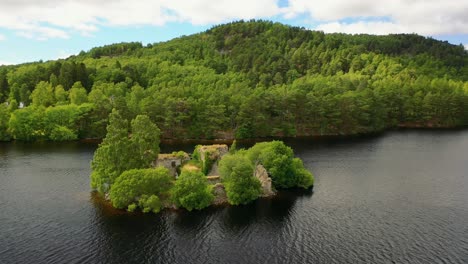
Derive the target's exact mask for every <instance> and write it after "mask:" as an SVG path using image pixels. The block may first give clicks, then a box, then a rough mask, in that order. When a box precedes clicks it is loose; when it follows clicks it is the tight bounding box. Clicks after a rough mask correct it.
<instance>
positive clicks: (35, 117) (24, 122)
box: [8, 106, 46, 141]
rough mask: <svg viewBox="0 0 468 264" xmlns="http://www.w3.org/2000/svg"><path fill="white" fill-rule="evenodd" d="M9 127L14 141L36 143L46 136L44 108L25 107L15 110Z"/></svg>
mask: <svg viewBox="0 0 468 264" xmlns="http://www.w3.org/2000/svg"><path fill="white" fill-rule="evenodd" d="M8 127H9V130H10V133H11V135H12V136H13V138H14V139H17V140H23V141H34V140H38V139H43V138H45V136H46V131H45V124H44V108H43V107H37V108H36V107H32V106H30V107H25V108H22V109H17V110H15V111H14V112H13V113H12V114H11V117H10V120H9V122H8Z"/></svg>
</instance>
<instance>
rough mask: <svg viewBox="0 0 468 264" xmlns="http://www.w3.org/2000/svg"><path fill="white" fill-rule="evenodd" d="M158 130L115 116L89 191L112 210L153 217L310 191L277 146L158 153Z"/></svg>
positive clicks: (298, 167)
mask: <svg viewBox="0 0 468 264" xmlns="http://www.w3.org/2000/svg"><path fill="white" fill-rule="evenodd" d="M159 141H160V130H159V128H158V127H157V126H156V125H155V124H154V123H153V122H151V120H150V119H149V118H148V116H145V115H138V116H137V117H136V118H135V119H133V120H132V121H131V122H130V125H129V122H128V121H127V120H126V119H124V118H123V117H122V116H121V114H120V113H119V111H117V110H115V109H114V110H113V111H112V113H111V115H110V117H109V125H108V127H107V135H106V137H105V138H104V140H103V142H102V143H101V144H100V145H99V148H98V149H97V150H96V152H95V154H94V158H93V161H92V163H91V167H92V174H91V188H92V189H93V190H95V191H97V192H99V193H100V194H102V195H103V196H104V197H105V198H106V200H109V201H110V202H111V204H112V206H114V207H115V208H118V209H126V210H128V211H130V212H133V211H136V210H141V211H142V212H145V213H147V212H153V213H158V212H159V211H161V210H162V209H164V208H174V209H177V208H185V209H187V210H189V211H191V210H194V209H195V210H200V209H203V208H205V207H208V206H210V205H220V204H231V205H239V204H247V203H249V202H251V201H253V200H256V199H258V198H259V197H269V196H273V195H275V194H276V190H278V189H283V188H293V187H301V188H305V189H308V188H311V187H312V186H313V183H314V177H313V175H312V173H311V172H309V171H307V170H306V169H305V168H304V165H303V163H302V161H301V160H300V159H299V158H295V157H294V153H293V150H292V149H291V148H290V147H288V146H286V145H285V144H284V143H283V142H281V141H271V142H262V143H257V144H255V145H254V146H253V147H251V148H249V149H239V150H238V149H237V147H236V143H235V141H234V143H233V144H232V145H231V147H230V148H229V147H228V146H227V145H224V144H217V145H205V146H202V145H198V146H197V147H196V148H195V150H194V151H193V153H192V154H191V155H189V154H188V153H185V152H183V151H179V152H173V153H170V154H160V153H159Z"/></svg>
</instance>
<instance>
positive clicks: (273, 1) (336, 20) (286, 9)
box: [0, 0, 468, 65]
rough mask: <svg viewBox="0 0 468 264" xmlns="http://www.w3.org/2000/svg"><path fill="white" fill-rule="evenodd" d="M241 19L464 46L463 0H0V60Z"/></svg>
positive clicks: (466, 13) (467, 26)
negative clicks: (410, 36)
mask: <svg viewBox="0 0 468 264" xmlns="http://www.w3.org/2000/svg"><path fill="white" fill-rule="evenodd" d="M240 19H244V20H249V19H265V20H272V21H277V22H281V23H284V24H289V25H294V26H301V27H305V28H307V29H311V30H321V31H324V32H327V33H328V32H343V33H351V34H357V33H369V34H378V35H382V34H390V33H417V34H420V35H423V36H430V37H434V38H436V39H440V40H444V41H448V42H450V43H453V44H457V45H458V44H462V45H464V46H465V48H466V49H467V50H468V0H445V1H442V0H380V1H377V0H319V1H317V0H235V1H234V0H216V1H210V0H99V1H96V0H79V1H78V0H0V65H2V64H5V65H6V64H18V63H23V62H31V61H38V60H44V61H45V60H51V59H58V58H66V57H68V56H70V55H73V54H78V53H79V52H80V51H82V50H84V51H87V50H89V49H91V48H92V47H96V46H102V45H106V44H112V43H118V42H128V41H138V42H142V43H143V44H147V43H155V42H160V41H166V40H170V39H172V38H175V37H179V36H182V35H190V34H193V33H198V32H201V31H204V30H206V29H209V28H211V27H212V26H213V25H218V24H222V23H225V22H231V21H235V20H240Z"/></svg>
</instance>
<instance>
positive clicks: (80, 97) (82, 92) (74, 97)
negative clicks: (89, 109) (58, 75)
mask: <svg viewBox="0 0 468 264" xmlns="http://www.w3.org/2000/svg"><path fill="white" fill-rule="evenodd" d="M69 98H70V103H72V104H76V105H80V104H84V103H86V102H88V94H87V93H86V89H85V88H84V87H83V85H81V82H76V83H75V84H73V86H72V88H71V89H70V91H69Z"/></svg>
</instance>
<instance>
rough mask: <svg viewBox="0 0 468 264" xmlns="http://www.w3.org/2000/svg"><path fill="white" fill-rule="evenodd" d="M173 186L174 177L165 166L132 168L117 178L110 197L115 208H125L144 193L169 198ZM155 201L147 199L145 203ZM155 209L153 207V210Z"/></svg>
mask: <svg viewBox="0 0 468 264" xmlns="http://www.w3.org/2000/svg"><path fill="white" fill-rule="evenodd" d="M172 186H173V178H172V177H171V176H170V175H169V171H168V170H167V169H166V168H164V167H158V168H155V169H132V170H128V171H125V172H124V173H122V175H120V176H119V177H118V178H117V179H116V181H115V183H114V185H112V188H111V190H110V192H109V198H110V200H111V202H112V205H113V206H114V207H115V208H120V209H124V208H127V207H128V206H129V205H131V204H133V203H135V202H138V200H139V199H140V198H142V197H143V195H147V196H149V197H151V196H152V195H155V196H157V197H158V199H159V200H163V199H165V200H167V199H168V197H169V193H170V190H171V188H172ZM149 197H148V198H149ZM154 202H155V201H151V200H150V201H148V200H146V201H145V203H144V204H147V203H149V204H154ZM140 206H141V205H140ZM146 207H153V206H146ZM142 209H144V208H142ZM155 209H156V208H151V210H155Z"/></svg>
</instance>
